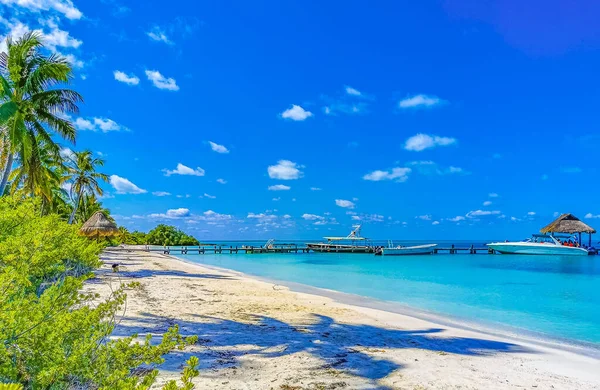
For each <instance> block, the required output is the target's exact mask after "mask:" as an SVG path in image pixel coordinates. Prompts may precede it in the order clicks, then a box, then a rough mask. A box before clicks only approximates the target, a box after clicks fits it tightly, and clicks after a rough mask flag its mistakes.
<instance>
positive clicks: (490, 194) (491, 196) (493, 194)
mask: <svg viewBox="0 0 600 390" xmlns="http://www.w3.org/2000/svg"><path fill="white" fill-rule="evenodd" d="M488 196H489V197H490V198H497V197H498V196H499V195H498V194H497V193H495V192H490V193H489V194H488Z"/></svg>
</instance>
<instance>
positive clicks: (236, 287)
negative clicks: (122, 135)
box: [87, 251, 600, 390]
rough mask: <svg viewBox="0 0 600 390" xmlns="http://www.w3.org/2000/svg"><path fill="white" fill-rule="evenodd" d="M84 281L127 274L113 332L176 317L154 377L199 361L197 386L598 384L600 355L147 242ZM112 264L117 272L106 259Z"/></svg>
mask: <svg viewBox="0 0 600 390" xmlns="http://www.w3.org/2000/svg"><path fill="white" fill-rule="evenodd" d="M102 258H103V260H104V262H105V265H104V266H103V267H102V269H100V270H99V271H98V273H97V274H98V278H97V279H95V280H92V281H90V283H88V285H87V288H89V289H93V290H95V291H98V292H100V293H102V294H108V293H109V292H110V288H111V285H112V287H114V286H116V284H118V283H121V282H126V281H130V280H135V281H138V282H139V283H141V286H142V287H141V289H139V290H136V291H132V292H131V293H129V296H128V301H127V310H126V312H125V315H124V318H123V319H122V321H121V323H120V325H119V326H118V328H117V329H116V330H115V336H122V335H130V334H133V333H139V334H140V335H145V334H147V333H151V334H154V335H160V334H162V333H164V332H165V331H166V330H167V329H168V328H169V326H172V325H173V324H179V326H180V330H181V333H182V334H183V335H198V337H199V339H200V340H199V342H198V344H197V345H195V346H193V347H190V348H188V349H187V350H186V351H183V352H173V353H172V354H170V355H169V356H168V357H167V361H166V362H165V364H164V365H163V366H161V375H160V380H159V383H163V382H164V381H166V380H167V379H171V378H173V377H177V376H178V375H179V372H180V370H181V368H182V367H183V363H184V362H185V361H186V360H187V359H188V358H189V357H190V356H191V355H196V356H198V357H199V359H200V362H201V370H200V376H199V378H197V380H196V383H197V388H198V389H279V390H292V389H295V390H300V389H381V390H383V389H411V390H412V389H517V388H518V389H523V388H530V389H600V360H598V359H596V358H593V357H589V356H584V355H581V354H577V353H574V352H572V351H566V350H562V349H557V348H551V347H546V346H539V345H534V344H531V343H528V342H520V341H514V340H512V339H507V338H502V337H497V336H490V335H488V334H484V333H479V332H476V331H470V330H463V329H458V328H453V327H449V326H443V325H439V324H436V323H434V322H431V321H426V320H423V319H418V318H414V317H411V316H407V315H401V314H395V313H390V312H386V311H383V310H377V309H369V308H365V307H361V306H355V305H349V304H347V303H341V302H339V301H337V300H334V299H331V298H328V297H325V296H320V295H314V294H306V293H299V292H293V291H290V290H289V288H287V287H283V286H281V285H274V284H273V283H268V282H264V281H260V280H256V279H253V278H250V277H247V276H244V275H240V274H238V273H235V272H229V271H224V270H215V269H211V268H207V267H203V266H200V265H196V264H190V263H186V262H183V261H179V260H177V259H175V258H172V257H168V256H163V255H159V254H149V253H145V252H137V251H133V252H127V251H107V252H106V253H105V254H104V255H103V256H102ZM113 263H119V264H120V272H118V273H112V271H111V268H110V266H111V265H112V264H113Z"/></svg>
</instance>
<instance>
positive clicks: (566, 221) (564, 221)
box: [540, 214, 596, 246]
mask: <svg viewBox="0 0 600 390" xmlns="http://www.w3.org/2000/svg"><path fill="white" fill-rule="evenodd" d="M540 231H541V232H542V233H567V234H575V233H579V242H580V243H581V233H588V234H589V235H590V246H591V245H592V234H593V233H596V229H594V228H593V227H591V226H589V225H587V224H585V223H583V222H581V220H580V219H579V218H577V217H576V216H574V215H573V214H562V215H561V216H560V217H558V218H556V220H554V222H552V223H551V224H549V225H548V226H546V227H545V228H543V229H542V230H540Z"/></svg>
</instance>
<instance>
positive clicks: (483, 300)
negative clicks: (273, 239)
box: [178, 253, 600, 347]
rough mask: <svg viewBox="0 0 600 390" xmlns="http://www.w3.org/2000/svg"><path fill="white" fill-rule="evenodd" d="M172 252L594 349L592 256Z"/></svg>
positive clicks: (599, 294) (597, 272)
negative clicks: (390, 255) (514, 328)
mask: <svg viewBox="0 0 600 390" xmlns="http://www.w3.org/2000/svg"><path fill="white" fill-rule="evenodd" d="M178 257H182V258H184V259H186V260H187V261H191V262H196V263H200V264H207V265H212V266H217V267H222V268H228V269H232V270H236V271H240V272H243V273H246V274H249V275H256V276H260V277H265V278H270V279H277V280H281V281H289V282H296V283H302V284H306V285H310V286H314V287H319V288H326V289H331V290H336V291H340V292H345V293H351V294H358V295H362V296H367V297H371V298H376V299H380V300H386V301H394V302H399V303H402V304H405V305H408V306H411V307H414V308H417V309H423V310H427V311H432V312H435V313H439V314H442V315H450V316H453V317H456V318H460V319H464V320H467V321H470V322H473V321H475V322H485V323H486V324H487V325H490V324H491V325H493V324H498V325H499V324H502V325H508V326H510V327H516V328H517V330H518V329H519V328H520V329H523V330H527V331H533V332H536V333H540V334H542V335H546V336H548V337H550V338H560V339H567V340H571V341H578V342H585V343H586V344H587V343H592V345H593V346H594V347H600V257H598V256H584V257H567V256H565V257H550V256H510V255H444V254H437V255H431V256H405V257H381V256H374V255H360V254H347V255H341V254H339V255H338V254H313V253H311V254H278V255H276V254H269V255H264V254H262V255H258V254H257V255H243V254H234V255H228V254H221V255H187V256H178Z"/></svg>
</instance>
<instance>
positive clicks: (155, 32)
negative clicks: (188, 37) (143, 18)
mask: <svg viewBox="0 0 600 390" xmlns="http://www.w3.org/2000/svg"><path fill="white" fill-rule="evenodd" d="M146 35H148V37H150V39H152V40H153V41H156V42H164V43H166V44H167V45H172V44H173V42H172V41H171V40H170V39H169V37H167V34H166V33H165V31H164V30H163V29H162V28H160V27H158V26H154V27H152V29H151V30H150V31H148V32H146Z"/></svg>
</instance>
